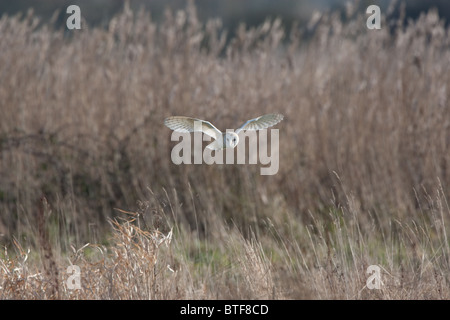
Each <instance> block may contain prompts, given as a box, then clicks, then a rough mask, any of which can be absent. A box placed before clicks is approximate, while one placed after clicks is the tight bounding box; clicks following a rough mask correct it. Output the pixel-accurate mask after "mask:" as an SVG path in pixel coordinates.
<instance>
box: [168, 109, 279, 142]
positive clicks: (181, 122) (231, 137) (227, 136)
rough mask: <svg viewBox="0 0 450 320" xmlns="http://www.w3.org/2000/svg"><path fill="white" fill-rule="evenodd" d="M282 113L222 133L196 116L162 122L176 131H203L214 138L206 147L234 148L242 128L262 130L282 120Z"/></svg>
mask: <svg viewBox="0 0 450 320" xmlns="http://www.w3.org/2000/svg"><path fill="white" fill-rule="evenodd" d="M283 118H284V116H283V115H282V114H276V113H275V114H266V115H263V116H260V117H257V118H254V119H251V120H248V121H247V122H246V123H244V124H243V125H242V126H241V127H240V128H239V129H236V130H235V132H226V133H223V132H221V131H220V130H219V129H217V128H216V127H215V126H213V125H212V124H211V122H209V121H205V120H200V119H196V118H190V117H183V116H174V117H168V118H166V119H165V120H164V124H165V125H166V126H167V127H168V128H170V129H172V130H174V131H177V132H203V133H204V134H207V135H208V136H210V137H212V138H214V139H215V141H214V142H212V143H210V144H208V145H207V146H206V148H208V149H212V150H220V149H223V148H234V147H236V146H237V144H238V143H239V136H238V134H239V132H241V131H242V130H262V129H267V128H269V127H272V126H274V125H276V124H277V123H278V122H280V121H281V120H283Z"/></svg>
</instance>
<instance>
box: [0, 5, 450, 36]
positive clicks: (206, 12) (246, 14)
mask: <svg viewBox="0 0 450 320" xmlns="http://www.w3.org/2000/svg"><path fill="white" fill-rule="evenodd" d="M193 2H194V3H195V5H196V7H197V12H198V16H199V19H200V21H202V22H205V21H207V20H208V19H211V18H220V19H221V20H222V22H223V27H224V28H225V29H227V30H229V31H230V35H232V34H233V30H235V29H236V28H237V26H238V24H239V23H240V22H245V23H246V25H247V26H256V25H259V24H261V23H262V22H263V21H264V20H265V19H266V18H267V17H271V18H276V17H279V18H281V19H282V21H283V23H284V24H285V25H287V26H289V25H290V24H291V23H292V22H293V21H298V22H300V24H302V23H303V24H305V23H307V22H308V21H309V19H310V18H311V15H312V13H313V12H314V11H315V10H318V11H336V10H342V11H344V10H345V8H346V4H347V3H349V1H348V0H315V1H312V0H278V1H272V0H246V1H242V0H228V1H220V0H196V1H193ZM129 3H130V7H131V8H132V9H133V10H135V11H138V10H140V9H142V8H145V9H147V10H150V12H151V15H152V19H154V20H155V21H157V22H159V21H161V20H162V19H163V17H164V10H165V9H166V8H171V9H173V10H179V9H183V8H184V7H185V6H186V3H187V1H184V0H150V1H145V0H131V1H129ZM71 4H75V5H78V6H80V8H81V11H82V17H83V18H84V19H86V21H87V23H88V24H89V25H91V26H94V25H107V23H108V22H109V20H110V19H111V17H113V16H114V15H116V14H117V13H119V12H120V11H121V9H122V7H123V1H122V0H93V1H91V0H89V1H88V0H64V1H61V0H41V1H34V0H16V1H1V2H0V15H3V14H8V15H14V14H17V13H19V12H26V11H27V10H28V9H29V8H33V10H34V13H35V14H36V15H37V16H40V17H41V18H42V19H43V21H46V20H48V19H50V18H51V17H52V15H53V14H54V13H55V12H58V13H59V19H58V20H57V24H58V25H62V26H64V23H65V19H66V13H65V9H66V8H67V7H68V6H69V5H71ZM357 4H358V6H359V7H360V9H361V10H365V8H367V7H368V6H369V5H372V4H375V5H378V6H379V7H380V9H381V11H382V12H384V13H386V11H387V10H388V8H389V7H390V6H392V15H391V17H393V18H396V17H398V15H399V8H400V7H401V6H402V5H405V16H406V18H407V19H408V18H411V19H416V18H417V17H418V16H419V15H420V13H421V12H426V11H428V10H429V9H431V8H437V9H438V11H439V15H440V17H441V18H444V19H445V20H446V22H447V21H448V20H449V19H448V17H449V15H450V2H449V1H446V0H429V1H423V0H408V1H396V0H370V1H367V0H364V1H357ZM447 23H448V22H447Z"/></svg>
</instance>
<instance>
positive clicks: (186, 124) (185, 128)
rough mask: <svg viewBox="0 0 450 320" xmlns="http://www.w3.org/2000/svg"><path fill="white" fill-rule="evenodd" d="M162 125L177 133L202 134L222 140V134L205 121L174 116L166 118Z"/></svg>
mask: <svg viewBox="0 0 450 320" xmlns="http://www.w3.org/2000/svg"><path fill="white" fill-rule="evenodd" d="M164 124H165V125H166V127H168V128H170V129H172V130H174V131H177V132H203V133H204V134H207V135H208V136H210V137H212V138H214V139H216V140H219V139H221V138H222V132H220V130H219V129H217V128H216V127H214V126H213V125H212V124H211V122H209V121H205V120H200V119H196V118H190V117H183V116H174V117H168V118H166V119H165V120H164Z"/></svg>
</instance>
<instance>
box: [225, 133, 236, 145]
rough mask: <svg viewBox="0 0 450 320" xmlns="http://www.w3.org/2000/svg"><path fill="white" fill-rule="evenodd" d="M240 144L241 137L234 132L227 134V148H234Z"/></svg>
mask: <svg viewBox="0 0 450 320" xmlns="http://www.w3.org/2000/svg"><path fill="white" fill-rule="evenodd" d="M238 143H239V136H238V135H237V134H236V133H234V132H227V133H225V148H234V147H236V146H237V144H238Z"/></svg>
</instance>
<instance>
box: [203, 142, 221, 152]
mask: <svg viewBox="0 0 450 320" xmlns="http://www.w3.org/2000/svg"><path fill="white" fill-rule="evenodd" d="M206 148H208V149H212V150H220V149H223V143H222V141H219V140H215V141H214V142H212V143H210V144H208V145H207V146H206Z"/></svg>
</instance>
